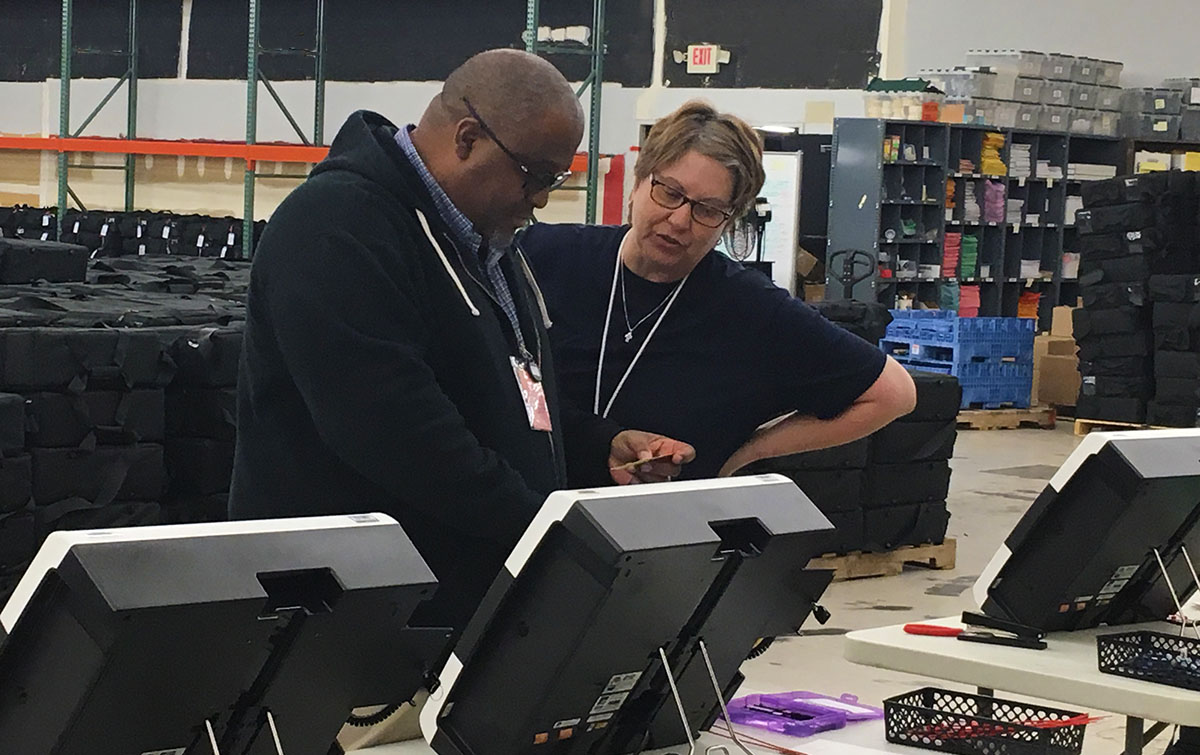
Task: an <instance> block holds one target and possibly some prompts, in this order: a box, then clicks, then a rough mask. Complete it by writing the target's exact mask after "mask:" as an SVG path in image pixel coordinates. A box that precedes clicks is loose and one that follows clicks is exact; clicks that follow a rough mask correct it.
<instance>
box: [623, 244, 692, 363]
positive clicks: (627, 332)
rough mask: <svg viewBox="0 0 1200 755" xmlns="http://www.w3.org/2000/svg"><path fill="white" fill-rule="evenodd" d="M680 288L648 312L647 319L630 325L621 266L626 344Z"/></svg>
mask: <svg viewBox="0 0 1200 755" xmlns="http://www.w3.org/2000/svg"><path fill="white" fill-rule="evenodd" d="M618 254H619V252H618ZM678 288H679V286H676V287H675V288H673V289H671V290H670V291H668V292H667V295H666V296H664V297H663V298H662V301H660V302H659V303H658V304H656V305H655V307H654V309H652V310H650V311H649V312H647V313H646V316H645V317H643V318H642V319H640V320H638V321H637V322H635V323H633V324H632V325H630V324H629V304H628V303H627V302H626V301H625V265H621V312H622V313H623V314H624V315H625V343H629V342H630V341H632V340H633V331H635V330H637V329H638V328H639V327H640V326H641V324H642V323H644V322H646V321H647V320H649V319H650V318H651V317H653V316H654V315H655V313H656V312H658V310H660V309H662V308H663V306H665V305H666V303H667V300H668V299H670V298H671V294H673V293H675V291H676V290H677V289H678Z"/></svg>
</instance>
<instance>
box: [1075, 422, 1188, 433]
mask: <svg viewBox="0 0 1200 755" xmlns="http://www.w3.org/2000/svg"><path fill="white" fill-rule="evenodd" d="M1166 429H1167V428H1165V427H1161V426H1159V425H1139V424H1137V423H1136V422H1117V421H1116V420H1111V419H1077V420H1075V434H1076V435H1087V434H1088V433H1090V432H1092V431H1093V430H1113V431H1121V430H1166Z"/></svg>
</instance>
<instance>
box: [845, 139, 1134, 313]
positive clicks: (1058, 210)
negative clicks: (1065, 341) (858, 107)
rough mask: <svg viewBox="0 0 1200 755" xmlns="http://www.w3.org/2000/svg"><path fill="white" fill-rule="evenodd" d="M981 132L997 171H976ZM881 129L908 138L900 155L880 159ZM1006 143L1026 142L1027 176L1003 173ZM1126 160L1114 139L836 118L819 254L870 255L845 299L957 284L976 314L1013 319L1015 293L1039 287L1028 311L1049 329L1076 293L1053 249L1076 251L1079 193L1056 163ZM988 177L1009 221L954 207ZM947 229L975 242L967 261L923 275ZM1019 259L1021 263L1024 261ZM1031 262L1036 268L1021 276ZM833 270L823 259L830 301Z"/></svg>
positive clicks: (886, 300)
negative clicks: (950, 193)
mask: <svg viewBox="0 0 1200 755" xmlns="http://www.w3.org/2000/svg"><path fill="white" fill-rule="evenodd" d="M989 132H991V133H999V134H1002V135H1003V137H1004V147H1003V149H1002V150H1001V151H1000V158H1001V161H1002V162H1003V164H1004V165H1003V167H1004V170H1003V172H995V171H994V170H993V173H991V174H986V173H983V172H982V168H983V167H984V166H983V161H982V160H981V156H980V153H981V149H982V146H983V139H984V137H985V135H986V134H987V133H989ZM892 136H896V137H899V139H900V142H901V144H902V145H911V147H912V149H911V150H909V153H908V154H907V155H906V154H903V148H902V153H901V154H900V156H899V157H900V159H897V160H894V161H890V160H885V155H884V141H885V139H886V138H888V137H892ZM1014 143H1015V144H1022V145H1027V146H1028V148H1029V153H1030V162H1031V165H1032V166H1033V169H1032V171H1031V175H1029V176H1021V177H1017V176H1011V175H1010V166H1011V152H1012V145H1013V144H1014ZM1126 157H1127V153H1126V147H1125V145H1124V144H1123V143H1122V142H1121V141H1120V140H1117V139H1110V138H1105V137H1091V136H1079V135H1073V134H1067V133H1060V132H1049V131H1025V130H1019V129H999V128H993V127H988V126H975V125H958V124H954V125H948V124H941V123H931V122H923V121H893V120H878V119H864V118H846V119H838V120H836V121H835V123H834V137H833V161H832V169H831V173H830V202H829V244H828V251H827V255H832V254H834V253H836V252H838V251H840V250H845V249H861V250H864V251H867V252H868V253H870V254H871V255H873V256H874V258H875V259H877V260H878V266H879V270H878V272H877V273H876V274H875V275H874V276H872V277H870V278H868V279H866V280H864V281H862V282H860V283H858V284H856V285H855V286H854V288H853V292H852V293H853V298H854V299H858V300H861V301H878V302H880V303H883V304H886V305H887V306H889V307H895V306H896V304H897V301H898V300H899V299H900V298H901V297H912V298H913V299H914V300H916V301H919V302H926V303H933V304H935V305H939V306H940V305H941V304H942V302H943V294H944V293H946V291H945V290H944V289H945V287H946V286H948V285H952V286H961V285H964V284H965V285H970V286H979V298H980V307H979V314H980V315H982V316H1006V317H1014V316H1016V315H1017V313H1018V307H1019V302H1020V297H1021V294H1022V292H1024V291H1026V290H1036V291H1038V292H1039V293H1040V294H1041V297H1040V299H1039V312H1038V314H1039V320H1041V322H1042V324H1043V325H1044V326H1046V327H1048V326H1049V322H1050V315H1051V310H1052V308H1053V307H1054V306H1055V305H1057V304H1059V303H1074V301H1075V299H1076V297H1077V296H1078V285H1077V283H1076V282H1075V280H1074V279H1071V278H1064V277H1063V274H1062V256H1063V252H1064V251H1075V250H1076V246H1075V233H1074V228H1073V219H1068V218H1067V217H1066V214H1067V213H1066V206H1067V197H1068V196H1071V195H1078V194H1079V191H1080V185H1079V182H1077V181H1073V180H1068V179H1067V178H1066V176H1067V165H1068V164H1069V163H1070V162H1087V163H1100V164H1105V165H1113V166H1116V167H1117V170H1118V172H1123V171H1124V165H1125V161H1126ZM905 158H907V159H905ZM913 158H915V159H913ZM962 160H966V161H968V162H969V165H964V164H962V163H961V161H962ZM1039 161H1048V162H1049V164H1050V165H1051V166H1053V167H1055V168H1057V169H1058V170H1059V171H1061V173H1060V174H1056V175H1050V176H1042V175H1038V162H1039ZM989 167H992V168H993V169H994V168H995V167H996V166H994V165H993V166H989ZM963 168H967V170H966V171H964V170H963ZM1058 175H1061V176H1062V177H1061V178H1060V177H1058ZM988 182H994V183H998V184H1001V185H1002V186H1003V196H1004V199H1005V202H1006V203H1007V201H1008V200H1009V199H1021V200H1024V202H1025V204H1024V208H1023V211H1022V213H1021V217H1020V219H1019V221H1018V222H1012V223H1009V222H999V221H993V222H984V221H983V220H982V219H975V218H969V217H966V216H965V214H964V203H963V197H964V195H965V193H966V186H967V184H974V191H975V195H976V197H977V198H978V197H981V196H982V191H983V186H984V184H986V183H988ZM948 183H953V184H954V197H955V207H954V208H950V207H947V206H946V189H947V184H948ZM1005 220H1008V218H1007V217H1006V218H1005ZM947 232H953V233H961V234H962V235H963V236H974V237H976V238H977V239H978V245H977V247H978V257H977V263H976V265H975V266H974V267H973V268H972V269H964V268H962V267H961V264H960V266H959V267H958V268H957V269H954V270H945V269H941V270H937V271H936V274H932V273H929V274H927V272H928V271H933V270H934V268H932V267H930V266H933V265H940V264H941V263H942V261H943V257H944V250H945V240H946V233H947ZM963 262H965V260H964V261H963ZM1023 262H1025V263H1028V264H1026V265H1024V266H1023V264H1022V263H1023ZM1034 262H1036V265H1037V274H1036V275H1033V274H1031V273H1032V263H1034ZM914 263H915V265H914ZM914 266H915V267H916V268H917V269H916V271H914V270H913V268H914ZM835 267H836V266H835V265H833V264H830V265H827V284H828V285H827V296H829V297H830V298H838V297H840V296H841V292H842V285H841V283H840V282H839V280H838V274H839V272H840V270H838V269H835ZM902 268H903V269H905V272H901V269H902Z"/></svg>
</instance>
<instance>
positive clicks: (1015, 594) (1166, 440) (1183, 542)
mask: <svg viewBox="0 0 1200 755" xmlns="http://www.w3.org/2000/svg"><path fill="white" fill-rule="evenodd" d="M1112 435H1113V439H1111V440H1106V441H1105V442H1103V444H1102V445H1100V447H1099V448H1098V449H1095V450H1094V452H1089V450H1088V449H1085V448H1083V447H1082V446H1081V450H1080V451H1077V454H1079V458H1076V457H1074V456H1073V457H1072V459H1069V460H1068V462H1067V464H1064V470H1067V469H1068V467H1071V469H1070V470H1069V471H1070V474H1069V476H1068V477H1067V478H1066V479H1065V481H1063V482H1061V483H1060V488H1061V489H1059V488H1056V487H1055V485H1056V481H1052V482H1051V484H1050V485H1048V486H1047V487H1046V489H1045V490H1044V491H1043V492H1042V494H1041V495H1040V496H1038V498H1037V500H1035V501H1034V503H1033V505H1032V506H1031V507H1030V509H1029V511H1028V512H1027V513H1026V514H1025V516H1024V517H1022V519H1021V521H1020V522H1019V523H1018V525H1017V527H1016V528H1015V529H1014V530H1013V532H1012V533H1011V534H1010V535H1009V536H1008V538H1007V539H1006V540H1005V544H1004V548H1005V549H1007V550H1008V551H1009V552H1010V553H1009V555H1008V558H1007V561H1005V562H1004V564H1003V566H1002V567H1000V570H999V572H998V573H997V574H995V576H994V577H991V578H990V581H989V583H988V590H987V598H986V600H985V601H984V603H983V608H984V611H985V612H986V613H988V614H991V615H996V616H1000V617H1003V618H1008V619H1011V620H1014V621H1018V622H1021V623H1024V624H1028V625H1031V626H1036V627H1039V628H1042V629H1045V630H1048V631H1054V630H1073V629H1085V628H1089V627H1095V626H1099V625H1101V624H1114V625H1115V624H1128V623H1134V622H1139V621H1159V620H1162V619H1165V618H1166V617H1167V616H1168V615H1169V614H1171V613H1174V612H1175V610H1176V605H1175V601H1174V599H1173V598H1172V596H1171V594H1170V591H1169V589H1168V588H1167V585H1166V581H1165V580H1164V579H1163V578H1162V575H1161V570H1160V568H1159V565H1158V561H1157V560H1156V558H1155V556H1154V552H1153V551H1154V549H1158V550H1159V552H1160V554H1161V555H1162V557H1163V559H1164V561H1165V563H1166V564H1167V567H1168V573H1169V574H1170V575H1171V582H1172V583H1173V585H1174V587H1175V589H1176V591H1177V592H1178V593H1179V595H1180V599H1181V600H1182V599H1184V598H1185V597H1186V596H1187V595H1188V594H1189V593H1191V591H1192V590H1193V589H1194V587H1195V582H1194V580H1193V579H1192V575H1191V571H1190V569H1189V568H1188V566H1187V562H1186V560H1185V559H1184V558H1183V555H1182V552H1181V546H1186V547H1187V550H1188V553H1189V554H1190V555H1191V556H1192V558H1193V560H1196V561H1200V528H1197V527H1196V526H1195V525H1196V523H1197V520H1198V519H1200V431H1164V432H1162V433H1157V434H1156V433H1154V432H1146V433H1140V434H1134V433H1116V434H1112ZM1129 436H1134V437H1129ZM1156 436H1157V437H1156ZM1088 440H1093V439H1092V438H1090V436H1089V439H1087V440H1085V442H1088ZM1100 441H1101V438H1100V437H1099V436H1097V438H1095V439H1094V442H1100ZM1061 474H1062V472H1060V475H1061ZM1057 479H1058V478H1056V480H1057ZM985 578H987V575H985Z"/></svg>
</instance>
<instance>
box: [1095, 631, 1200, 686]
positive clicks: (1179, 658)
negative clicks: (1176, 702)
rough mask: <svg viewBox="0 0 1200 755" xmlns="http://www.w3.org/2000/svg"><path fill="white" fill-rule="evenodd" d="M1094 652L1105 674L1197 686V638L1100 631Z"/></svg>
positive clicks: (1199, 671)
mask: <svg viewBox="0 0 1200 755" xmlns="http://www.w3.org/2000/svg"><path fill="white" fill-rule="evenodd" d="M1096 656H1097V662H1098V663H1099V664H1100V670H1101V671H1102V672H1104V673H1105V674H1115V675H1117V676H1127V677H1129V678H1130V679H1141V680H1142V681H1147V682H1158V683H1159V684H1169V685H1170V686H1172V687H1181V688H1183V689H1193V690H1200V640H1196V639H1192V638H1188V637H1179V636H1178V635H1170V634H1163V633H1162V632H1147V631H1140V632H1124V633H1121V634H1102V635H1100V636H1098V637H1097V638H1096Z"/></svg>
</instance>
